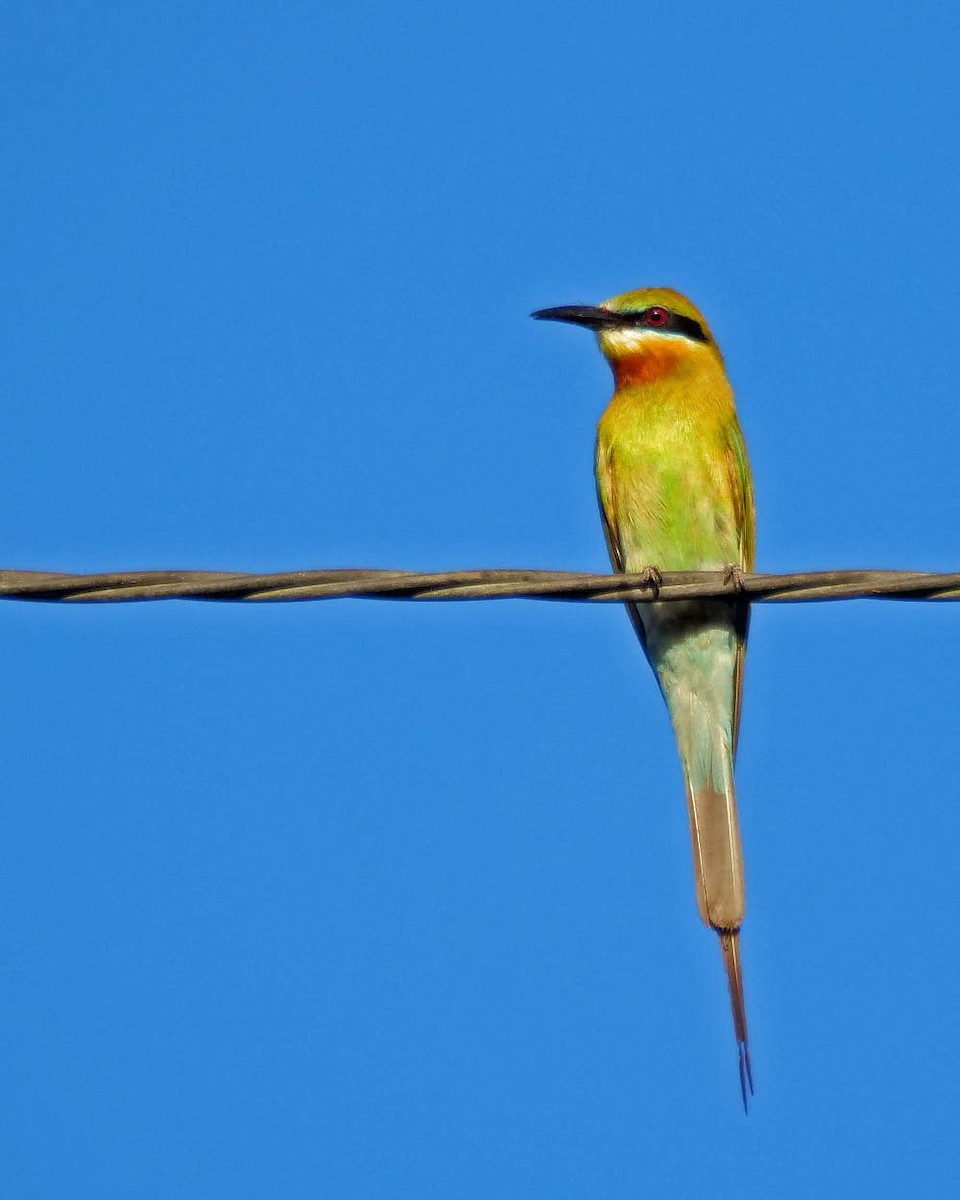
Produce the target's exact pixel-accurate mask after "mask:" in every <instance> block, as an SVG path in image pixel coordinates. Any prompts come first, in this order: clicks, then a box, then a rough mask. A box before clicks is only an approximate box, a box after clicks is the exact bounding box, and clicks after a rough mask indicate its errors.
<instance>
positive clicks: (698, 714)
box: [533, 288, 754, 1108]
mask: <svg viewBox="0 0 960 1200" xmlns="http://www.w3.org/2000/svg"><path fill="white" fill-rule="evenodd" d="M533 316H534V317H538V318H540V319H541V320H549V321H567V322H569V323H571V324H573V325H582V326H585V327H586V328H587V329H592V330H593V331H594V332H595V333H596V335H597V340H598V341H599V343H600V349H601V350H602V351H603V354H604V356H605V357H606V359H607V361H608V362H609V364H610V366H611V368H612V370H613V377H614V381H615V388H614V393H613V398H612V399H611V401H610V404H609V406H608V408H607V410H606V412H605V413H604V414H603V416H602V417H601V418H600V424H599V426H598V428H597V446H596V471H597V494H598V497H599V500H600V511H601V516H602V518H603V526H604V532H605V533H606V538H607V547H608V549H609V551H610V558H611V560H612V562H613V566H614V569H615V570H617V571H645V572H647V573H648V577H649V578H650V579H651V581H652V582H653V583H654V584H655V583H656V581H657V579H658V574H659V571H660V570H677V571H685V570H711V569H723V570H726V571H728V572H731V573H732V575H733V577H734V579H735V578H736V573H737V572H738V571H741V570H745V571H752V570H753V553H754V551H753V546H754V508H753V485H752V482H751V479H750V467H749V464H748V462H747V451H746V447H745V446H744V441H743V434H742V433H741V432H740V424H739V422H738V421H737V414H736V409H735V408H734V403H733V391H732V389H731V387H730V383H729V382H728V380H727V374H726V371H725V369H724V364H723V357H722V355H721V353H720V348H719V347H718V346H717V343H716V341H715V340H714V338H713V335H712V334H711V332H710V329H709V327H708V326H707V323H706V321H705V320H704V319H703V316H702V315H701V313H700V312H699V310H698V309H697V308H695V307H694V305H693V304H691V303H690V301H689V300H687V299H686V297H685V296H681V295H680V293H679V292H675V291H673V290H672V289H670V288H644V289H642V290H640V291H636V292H626V293H625V294H624V295H622V296H615V297H614V298H613V299H612V300H607V301H605V302H604V303H603V304H601V305H599V306H572V307H564V308H545V309H541V310H540V311H538V312H535V313H533ZM653 595H654V596H655V591H654V592H653ZM627 610H628V612H629V614H630V618H631V620H632V622H633V625H634V628H635V629H636V631H637V635H638V637H639V638H640V643H641V645H642V646H643V649H644V652H645V653H646V656H647V658H648V660H649V662H650V665H651V666H652V667H653V669H654V671H655V672H656V676H657V679H658V680H659V683H660V690H661V691H662V693H663V696H664V699H665V700H666V702H667V708H668V709H669V711H670V718H671V721H672V723H673V729H674V733H675V734H676V739H677V744H678V746H679V749H680V759H681V763H682V766H683V774H684V780H685V783H686V791H687V807H688V811H689V815H690V837H691V840H692V842H693V867H694V874H695V876H696V887H697V905H698V907H699V910H700V916H701V918H702V919H703V921H704V922H705V923H706V924H707V925H709V926H711V928H713V929H715V930H716V932H717V933H718V934H719V935H720V946H721V949H722V951H723V961H724V966H725V968H726V973H727V982H728V985H729V989H730V1000H731V1004H732V1007H733V1024H734V1030H735V1032H736V1037H737V1047H738V1056H739V1069H740V1089H741V1094H742V1097H743V1104H744V1108H746V1106H747V1094H748V1092H749V1093H751V1094H752V1092H753V1076H752V1071H751V1066H750V1052H749V1047H748V1042H747V1016H746V1009H745V1007H744V998H743V978H742V975H741V970H740V943H739V935H740V925H741V923H742V921H743V913H744V902H745V893H744V882H743V856H742V852H741V848H740V829H739V825H738V822H737V802H736V795H735V792H734V784H733V763H734V756H735V753H736V747H737V736H738V732H739V727H740V697H741V690H742V684H743V659H744V652H745V650H746V643H747V624H748V620H749V613H750V610H749V606H748V604H747V602H746V601H745V600H744V599H742V598H738V597H736V596H734V597H732V598H731V599H730V600H691V601H670V602H667V601H659V602H658V601H657V600H656V599H655V598H654V599H652V600H650V601H644V602H642V603H631V604H628V605H627Z"/></svg>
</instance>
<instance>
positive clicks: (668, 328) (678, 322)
mask: <svg viewBox="0 0 960 1200" xmlns="http://www.w3.org/2000/svg"><path fill="white" fill-rule="evenodd" d="M651 307H653V308H656V309H658V310H659V311H660V312H662V313H664V314H665V315H666V318H667V319H666V320H665V321H664V322H663V323H662V324H661V325H648V324H647V320H646V317H647V313H648V312H649V311H650V309H649V308H644V309H641V310H640V311H639V312H625V313H619V314H618V315H619V316H620V317H622V318H623V324H624V325H625V326H628V327H633V328H637V329H655V330H656V331H657V332H658V333H675V334H678V335H679V336H680V337H686V338H690V339H691V340H692V341H694V342H705V341H706V340H707V335H706V333H704V330H703V326H702V325H701V324H700V322H699V321H695V320H694V319H693V317H685V316H684V315H683V314H682V313H676V312H672V311H671V310H670V309H669V308H664V307H663V305H662V304H655V305H652V306H651Z"/></svg>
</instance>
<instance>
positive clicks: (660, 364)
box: [610, 338, 687, 389]
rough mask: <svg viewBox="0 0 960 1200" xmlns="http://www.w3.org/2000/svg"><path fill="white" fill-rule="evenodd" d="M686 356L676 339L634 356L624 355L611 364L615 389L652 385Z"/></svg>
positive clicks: (682, 345) (662, 342) (652, 346)
mask: <svg viewBox="0 0 960 1200" xmlns="http://www.w3.org/2000/svg"><path fill="white" fill-rule="evenodd" d="M686 354H687V348H686V346H684V344H683V342H682V341H681V340H680V339H679V338H678V339H676V342H674V341H673V340H668V339H666V338H664V339H663V341H660V342H657V343H656V344H651V345H649V346H645V347H644V348H643V350H639V351H637V352H636V353H634V354H624V355H623V356H622V357H618V358H616V359H614V361H613V362H611V364H610V366H611V367H612V368H613V377H614V379H615V380H616V383H617V388H618V389H619V388H625V387H632V386H636V385H637V384H645V383H653V382H654V381H655V380H657V379H662V378H663V377H664V376H665V375H669V374H671V373H672V372H673V371H675V370H676V369H677V367H678V366H679V365H680V363H681V361H682V360H683V358H684V357H685V355H686Z"/></svg>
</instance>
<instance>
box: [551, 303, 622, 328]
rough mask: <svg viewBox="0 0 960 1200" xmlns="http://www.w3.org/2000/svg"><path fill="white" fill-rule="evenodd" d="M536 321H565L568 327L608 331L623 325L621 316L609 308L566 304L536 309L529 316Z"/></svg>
mask: <svg viewBox="0 0 960 1200" xmlns="http://www.w3.org/2000/svg"><path fill="white" fill-rule="evenodd" d="M530 316H531V317H535V318H536V320H538V321H566V323H567V324H568V325H583V326H584V328H586V329H610V328H611V327H613V326H615V325H622V324H623V314H622V313H615V312H611V311H610V309H609V308H595V307H591V306H590V305H589V304H568V305H564V306H563V307H561V308H538V309H537V311H536V312H533V313H531V314H530Z"/></svg>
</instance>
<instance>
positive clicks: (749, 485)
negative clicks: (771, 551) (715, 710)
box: [724, 417, 755, 753]
mask: <svg viewBox="0 0 960 1200" xmlns="http://www.w3.org/2000/svg"><path fill="white" fill-rule="evenodd" d="M726 432H727V436H726V439H725V445H724V459H725V462H726V464H727V474H728V478H729V480H730V494H731V496H732V497H733V508H734V515H735V518H736V522H737V530H738V532H739V542H740V562H739V564H738V565H739V566H740V568H741V569H742V570H744V571H752V570H753V562H754V525H755V518H754V505H753V480H752V478H751V475H750V463H749V462H748V461H747V447H746V445H745V444H744V440H743V433H742V432H741V430H740V425H739V423H738V422H737V419H736V418H735V417H734V419H733V421H732V422H731V423H730V425H729V426H728V428H727V431H726ZM749 624H750V605H749V604H748V603H746V602H745V601H740V602H739V603H737V605H736V607H735V610H734V625H735V628H736V632H737V668H736V672H735V673H734V680H733V746H734V753H736V747H737V741H738V740H739V738H740V705H741V701H742V698H743V663H744V658H745V657H746V652H747V629H748V627H749Z"/></svg>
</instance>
